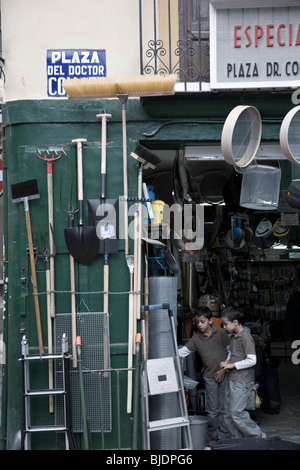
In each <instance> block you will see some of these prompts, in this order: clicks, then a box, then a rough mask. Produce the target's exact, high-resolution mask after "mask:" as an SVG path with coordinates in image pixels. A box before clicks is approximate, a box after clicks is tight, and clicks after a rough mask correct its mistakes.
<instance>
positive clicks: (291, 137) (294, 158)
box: [279, 106, 300, 165]
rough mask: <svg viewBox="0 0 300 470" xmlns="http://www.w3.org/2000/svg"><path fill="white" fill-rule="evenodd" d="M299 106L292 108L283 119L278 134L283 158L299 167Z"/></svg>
mask: <svg viewBox="0 0 300 470" xmlns="http://www.w3.org/2000/svg"><path fill="white" fill-rule="evenodd" d="M299 111H300V106H296V107H295V108H292V109H291V110H290V111H289V112H288V113H287V114H286V116H285V117H284V119H283V121H282V123H281V127H280V133H279V140H280V147H281V150H282V152H283V154H284V156H285V157H286V158H287V159H288V160H289V161H290V162H292V163H297V164H298V165H300V112H299Z"/></svg>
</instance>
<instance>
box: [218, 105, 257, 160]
mask: <svg viewBox="0 0 300 470" xmlns="http://www.w3.org/2000/svg"><path fill="white" fill-rule="evenodd" d="M261 131H262V124H261V116H260V113H259V111H258V110H257V109H256V108H254V107H253V106H243V105H240V106H236V107H235V108H234V109H233V110H232V111H231V112H230V113H229V114H228V116H227V118H226V121H225V123H224V126H223V130H222V137H221V149H222V153H223V156H224V159H225V161H226V162H227V163H229V164H230V165H235V166H238V167H241V168H243V167H245V166H247V165H249V163H251V162H252V160H253V158H254V157H255V154H256V152H257V149H258V147H259V144H260V139H261Z"/></svg>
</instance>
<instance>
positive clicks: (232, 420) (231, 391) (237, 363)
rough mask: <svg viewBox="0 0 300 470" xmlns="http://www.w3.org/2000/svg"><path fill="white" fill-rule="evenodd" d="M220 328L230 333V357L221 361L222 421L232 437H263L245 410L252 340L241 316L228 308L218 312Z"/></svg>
mask: <svg viewBox="0 0 300 470" xmlns="http://www.w3.org/2000/svg"><path fill="white" fill-rule="evenodd" d="M221 321H222V324H223V327H224V329H225V330H226V331H227V332H228V333H232V336H231V338H230V351H231V356H230V359H228V360H226V361H223V362H221V367H222V369H223V370H225V371H227V372H228V381H227V384H226V390H225V416H224V420H225V423H226V425H227V427H228V429H229V430H230V432H231V434H232V437H237V438H239V437H266V435H265V434H264V433H263V432H262V430H261V429H260V427H259V426H258V425H257V424H256V423H255V422H254V421H253V420H252V419H251V418H250V415H249V413H248V412H247V411H246V404H247V398H248V394H249V388H250V385H251V382H252V377H251V368H252V367H253V366H255V364H256V351H255V343H254V340H253V338H252V336H251V334H250V333H249V331H248V329H246V328H244V326H243V325H244V322H245V318H244V315H243V314H242V313H241V312H239V311H237V310H235V309H234V308H232V307H227V308H225V309H224V310H222V312H221Z"/></svg>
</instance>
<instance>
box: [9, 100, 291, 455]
mask: <svg viewBox="0 0 300 470" xmlns="http://www.w3.org/2000/svg"><path fill="white" fill-rule="evenodd" d="M241 103H243V104H252V105H254V106H257V107H258V109H259V110H260V111H261V114H262V117H263V120H264V123H263V139H264V140H265V141H278V136H279V128H280V124H281V121H282V119H283V117H284V115H285V114H286V113H287V112H288V110H289V109H290V108H291V107H292V103H291V101H290V95H289V93H287V94H279V95H277V97H276V100H275V97H274V95H273V94H272V93H269V94H261V95H260V94H255V93H254V94H248V95H247V97H245V96H244V95H243V94H240V93H235V94H227V95H226V94H223V95H221V94H200V95H199V94H197V95H185V96H184V95H183V94H182V95H176V96H174V97H161V98H153V99H151V98H149V99H148V98H147V99H142V100H139V99H128V102H127V105H126V113H127V152H128V188H129V189H128V196H129V197H136V196H137V171H136V170H137V168H136V161H135V160H134V159H133V158H131V157H130V152H131V151H133V150H134V149H135V147H136V145H137V143H139V142H142V143H143V144H144V145H148V146H149V147H152V148H154V149H155V148H160V149H163V148H178V147H180V146H182V145H185V144H192V143H195V144H198V145H199V144H201V142H212V143H216V142H217V143H220V138H221V132H222V127H223V123H224V120H225V118H226V116H227V114H228V113H229V112H230V111H231V109H233V107H234V106H236V105H238V104H241ZM103 110H105V112H106V113H110V114H112V118H111V119H110V120H109V122H108V124H107V194H106V197H107V198H118V197H119V196H121V195H122V192H123V176H122V158H123V157H122V119H121V103H120V101H119V100H118V99H117V98H116V99H108V100H90V101H81V100H79V101H67V100H57V101H56V100H53V101H52V100H51V101H50V100H45V101H18V102H12V103H7V104H5V105H3V135H4V140H3V169H4V235H5V236H4V246H5V259H4V300H5V312H4V341H5V343H6V364H5V365H4V366H3V391H2V427H1V448H3V449H8V450H9V449H14V448H15V449H19V448H21V441H22V440H21V431H22V429H23V424H22V413H23V406H22V405H23V404H22V364H21V362H20V361H19V359H20V357H21V340H22V336H23V335H24V334H26V336H27V337H28V339H29V342H30V347H31V349H30V352H31V353H37V352H38V342H37V334H36V323H35V312H34V299H33V294H32V283H31V274H30V264H29V256H28V243H27V234H26V225H25V216H24V204H23V203H18V204H15V203H12V199H11V184H13V183H18V182H21V181H26V180H30V179H33V178H36V179H37V180H38V186H39V193H40V198H39V199H37V200H34V201H31V202H30V203H29V206H30V215H31V224H32V227H33V228H34V229H35V231H36V232H37V233H38V225H40V227H41V229H42V230H43V228H44V226H45V225H46V224H47V175H46V163H45V162H43V161H41V160H39V159H38V157H37V156H36V151H37V149H39V150H41V152H43V149H45V148H49V147H52V146H54V147H62V148H63V150H64V154H63V155H62V157H61V158H60V159H59V160H58V161H57V162H55V163H54V165H53V178H54V183H53V184H54V208H55V210H54V232H55V242H56V256H55V289H56V295H55V301H56V313H68V312H70V311H71V310H70V309H71V304H70V284H69V253H68V251H67V249H66V245H65V241H64V229H65V228H66V227H67V225H68V217H67V214H66V213H65V212H64V211H63V210H62V209H61V204H60V202H61V200H62V204H63V206H64V208H66V206H67V204H68V201H69V194H70V189H71V185H72V181H73V179H74V184H73V204H74V206H75V207H76V205H77V202H76V194H77V185H76V152H75V147H74V145H73V144H72V143H71V141H72V139H75V138H79V137H84V138H86V139H87V140H88V143H87V144H86V145H85V146H84V149H83V162H84V177H85V181H84V200H85V203H84V211H85V225H87V205H86V200H87V199H95V198H97V197H99V195H100V190H101V179H100V159H101V145H100V143H101V122H100V121H99V119H97V118H96V115H97V114H99V113H100V112H102V111H103ZM76 224H77V217H76V216H75V225H76ZM131 252H132V245H131ZM36 269H37V275H38V290H39V293H40V295H39V303H40V311H41V317H42V329H43V339H44V343H45V344H46V339H47V333H46V332H47V324H46V294H45V290H46V288H45V264H44V260H43V259H42V258H37V259H36ZM109 287H110V291H111V292H112V294H111V295H110V299H109V317H110V343H111V349H110V353H111V366H112V367H113V368H123V367H127V330H128V322H127V318H128V295H127V292H128V290H129V274H128V268H127V264H126V259H125V256H124V242H123V241H122V240H119V242H118V253H116V254H113V255H111V256H110V286H109ZM102 290H103V256H102V255H98V256H97V258H96V259H95V260H94V261H93V262H92V263H91V264H90V265H89V266H83V265H79V264H78V263H76V291H77V292H78V293H79V294H77V296H76V305H77V309H78V311H82V312H84V311H90V312H101V311H102V306H103V295H102V293H101V291H102ZM33 382H37V383H38V387H47V370H44V373H43V374H40V373H39V371H36V373H34V374H33ZM126 383H127V380H126V374H125V375H122V376H121V391H122V392H121V410H122V415H121V447H122V448H130V445H131V431H132V416H131V415H128V414H127V413H126ZM116 400H117V394H116V380H115V379H113V381H112V431H111V432H108V433H105V436H104V439H105V448H107V449H110V448H117V446H118V435H117V419H118V417H117V414H116ZM33 415H34V416H35V415H39V419H42V424H47V423H49V424H51V422H52V421H53V415H52V414H49V412H48V409H47V406H44V404H43V405H42V404H40V405H39V406H37V407H36V409H34V410H33ZM92 438H93V442H92V447H93V448H95V449H97V448H101V445H102V443H101V435H100V434H99V433H95V434H93V436H92ZM76 439H77V442H78V446H79V448H80V446H81V445H82V442H81V436H80V435H79V436H76ZM63 444H64V442H63V438H60V437H58V438H57V437H50V436H47V437H38V438H36V440H35V446H36V448H41V449H48V448H50V449H57V448H61V447H62V448H63ZM139 445H140V443H139Z"/></svg>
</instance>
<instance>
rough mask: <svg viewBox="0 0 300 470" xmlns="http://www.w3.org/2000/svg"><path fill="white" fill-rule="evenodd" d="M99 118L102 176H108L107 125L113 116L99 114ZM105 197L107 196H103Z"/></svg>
mask: <svg viewBox="0 0 300 470" xmlns="http://www.w3.org/2000/svg"><path fill="white" fill-rule="evenodd" d="M97 118H101V121H102V123H101V125H102V129H101V132H102V134H101V174H103V175H105V174H106V133H107V132H106V128H107V126H106V123H107V119H108V118H111V114H105V113H103V114H97ZM103 197H105V196H103Z"/></svg>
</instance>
